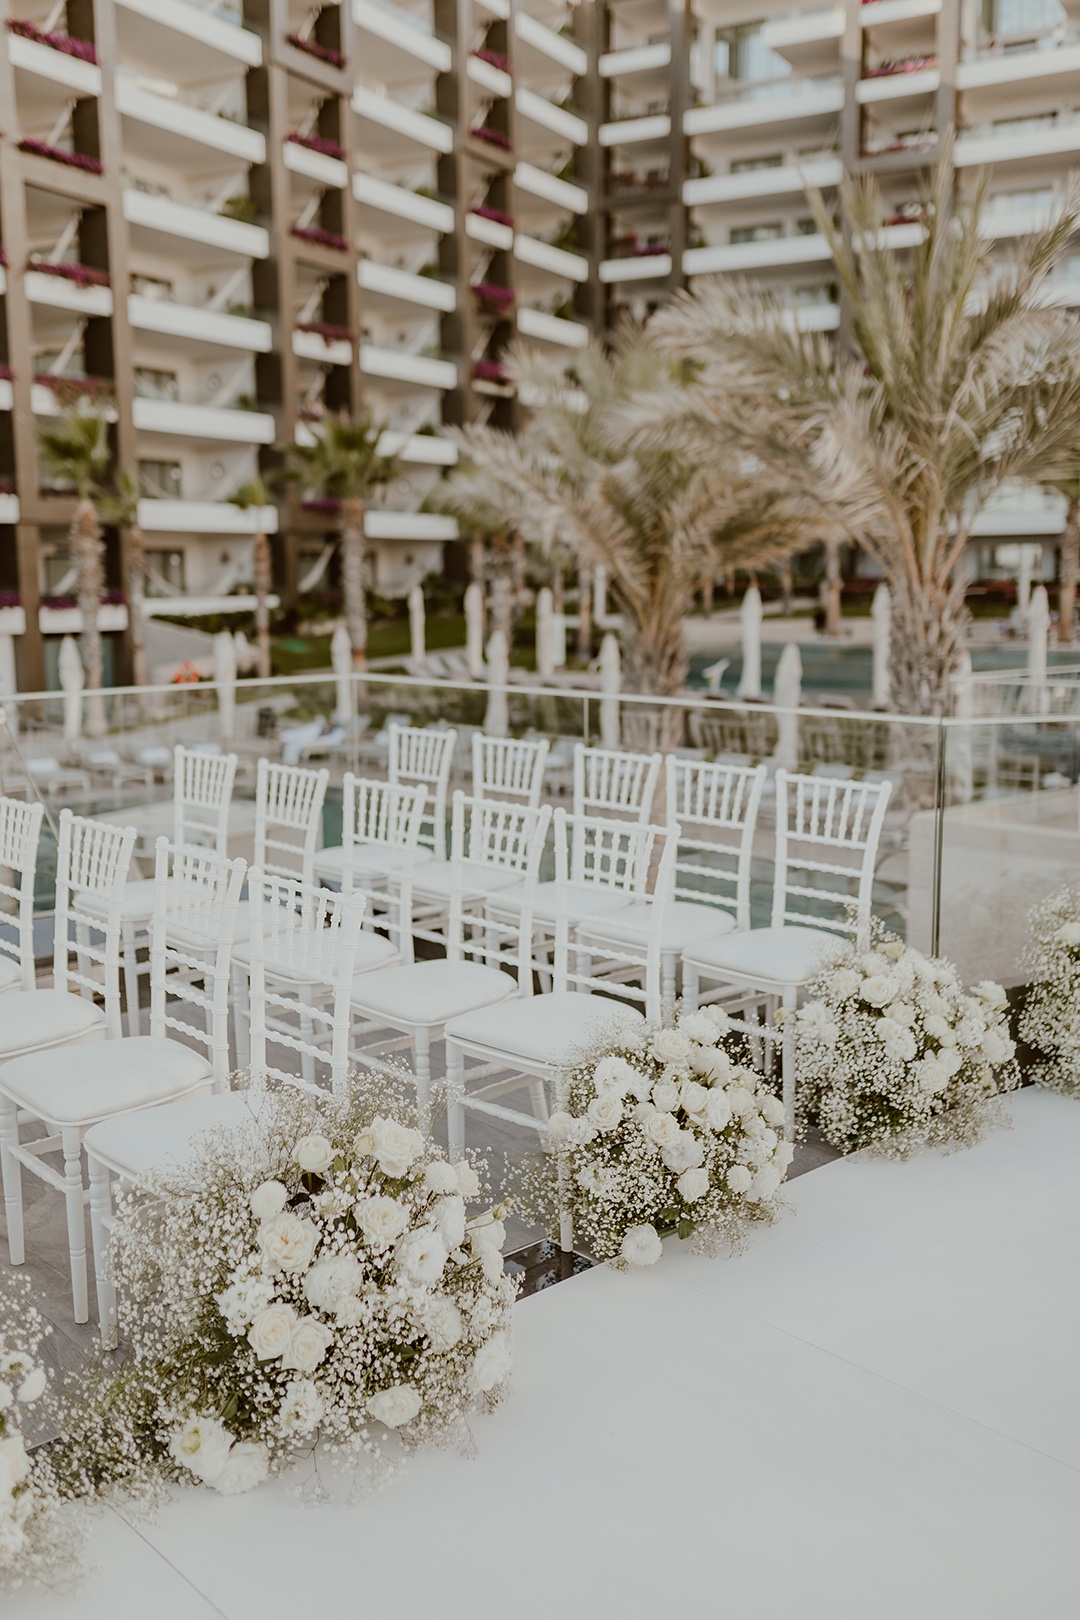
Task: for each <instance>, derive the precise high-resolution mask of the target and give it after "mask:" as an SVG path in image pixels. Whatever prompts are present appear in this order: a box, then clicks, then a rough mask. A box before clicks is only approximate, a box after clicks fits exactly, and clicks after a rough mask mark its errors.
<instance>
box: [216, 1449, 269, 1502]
mask: <svg viewBox="0 0 1080 1620" xmlns="http://www.w3.org/2000/svg"><path fill="white" fill-rule="evenodd" d="M269 1472H270V1453H269V1452H268V1451H267V1449H266V1447H265V1446H261V1445H259V1444H258V1442H257V1441H254V1440H238V1441H237V1443H236V1445H235V1446H233V1448H232V1450H231V1451H230V1452H229V1455H228V1456H227V1457H226V1458H225V1461H224V1462H223V1463H222V1465H221V1467H220V1468H219V1470H218V1472H217V1473H216V1474H215V1475H214V1478H213V1480H212V1482H211V1483H212V1484H213V1487H214V1489H215V1491H218V1492H220V1494H221V1495H222V1496H242V1495H243V1493H244V1492H245V1491H253V1490H254V1489H255V1487H256V1485H261V1484H262V1482H263V1480H264V1479H265V1478H266V1476H267V1474H268V1473H269Z"/></svg>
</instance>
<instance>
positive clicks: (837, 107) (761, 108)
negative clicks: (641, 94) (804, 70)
mask: <svg viewBox="0 0 1080 1620" xmlns="http://www.w3.org/2000/svg"><path fill="white" fill-rule="evenodd" d="M843 105H844V88H843V85H842V84H841V82H840V80H839V78H826V79H808V80H805V81H802V82H799V81H792V80H791V79H774V80H766V81H765V82H764V83H760V84H759V83H757V82H751V83H749V84H746V85H743V86H742V87H741V88H739V89H738V90H736V91H734V92H733V93H731V94H729V95H727V96H724V97H723V98H722V99H719V100H717V101H716V103H715V104H714V105H713V106H710V107H691V108H690V109H689V110H688V112H687V113H686V115H685V117H684V119H683V130H684V132H685V133H686V134H687V135H698V136H701V135H705V136H708V135H722V134H728V133H731V132H734V131H736V130H756V129H760V128H762V127H764V126H766V125H770V124H781V125H783V127H784V131H785V134H788V133H791V134H795V135H797V137H798V139H799V140H802V139H803V138H804V136H806V135H808V134H809V133H811V131H812V130H813V129H814V127H815V126H816V127H817V128H818V129H820V130H821V131H822V133H824V132H825V130H827V129H830V128H832V127H834V126H835V123H836V120H837V118H838V117H839V115H840V111H841V109H842V107H843Z"/></svg>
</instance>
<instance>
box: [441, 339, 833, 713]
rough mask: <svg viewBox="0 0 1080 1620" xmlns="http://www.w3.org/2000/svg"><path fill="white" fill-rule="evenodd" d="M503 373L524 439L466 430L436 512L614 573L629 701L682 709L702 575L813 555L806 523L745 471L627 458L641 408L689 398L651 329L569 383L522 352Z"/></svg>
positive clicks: (581, 367) (590, 359) (648, 453)
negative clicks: (676, 704)
mask: <svg viewBox="0 0 1080 1620" xmlns="http://www.w3.org/2000/svg"><path fill="white" fill-rule="evenodd" d="M504 365H505V366H506V369H507V371H508V373H509V374H510V376H511V377H512V379H513V381H514V383H515V384H516V386H517V389H518V393H519V396H520V397H521V398H522V399H523V400H525V401H526V402H527V404H528V406H529V409H530V412H531V415H530V419H529V423H528V427H527V429H526V430H525V431H524V432H523V433H521V434H520V435H516V436H515V435H512V434H508V433H504V432H500V431H498V430H496V429H494V428H490V427H487V426H474V427H469V428H465V429H463V430H461V431H460V432H459V434H458V437H459V440H460V442H461V444H462V447H463V450H464V460H463V465H462V467H461V469H460V470H459V471H458V472H456V473H454V474H453V475H452V476H451V477H450V478H448V479H447V480H446V481H445V482H444V483H443V484H442V485H440V486H439V487H438V488H437V490H436V491H435V494H434V496H433V497H432V500H433V503H435V504H438V505H439V506H440V507H442V508H443V509H444V510H449V511H452V512H454V513H456V514H457V515H458V516H459V517H461V518H463V519H465V520H466V521H468V522H470V523H475V524H478V525H479V526H480V527H481V528H484V529H487V530H488V531H489V532H490V531H491V530H493V529H494V528H496V527H498V526H500V525H502V526H507V525H508V526H510V527H512V528H514V529H516V530H517V531H518V532H519V533H520V534H521V535H522V536H523V537H524V538H525V539H526V540H529V541H533V542H538V543H540V544H541V545H543V546H545V547H546V546H550V545H552V544H553V543H554V542H556V541H560V542H562V543H563V544H564V545H566V546H569V547H570V548H571V549H572V550H574V551H575V552H576V553H577V554H578V556H579V557H584V558H587V559H589V561H590V562H592V561H594V560H599V561H602V562H604V563H606V565H607V568H608V573H609V579H610V582H611V588H612V593H613V595H614V597H615V600H616V605H617V606H618V608H619V609H620V611H621V612H622V616H623V671H624V675H625V678H626V689H627V690H628V691H632V692H637V693H642V694H645V695H649V696H657V697H671V696H674V695H675V694H676V693H678V692H679V691H681V689H682V687H683V686H684V684H685V681H686V676H687V671H688V656H687V650H686V641H685V636H684V624H683V621H684V619H685V617H686V615H687V613H688V612H689V611H690V609H691V607H692V605H693V600H694V592H695V590H696V589H697V587H698V584H699V583H700V580H701V578H702V575H703V574H704V573H706V572H710V571H712V572H715V571H717V570H718V569H719V568H721V567H724V566H728V567H736V566H743V565H745V564H746V563H747V562H750V561H753V562H755V563H757V564H759V565H760V564H761V563H763V562H766V561H768V560H769V558H770V557H776V556H779V555H781V554H783V553H784V552H785V551H786V550H788V549H790V547H791V546H792V545H794V544H795V543H796V542H798V543H804V529H803V526H802V525H803V524H804V523H805V521H806V513H805V512H803V511H802V510H801V509H799V510H798V512H797V513H796V508H798V507H799V503H798V502H797V501H793V500H791V499H790V498H789V497H788V494H787V492H786V491H785V490H783V489H781V488H780V487H779V485H777V484H776V481H772V483H771V484H770V481H769V480H767V479H765V478H763V477H762V475H761V473H760V472H759V471H757V470H752V469H750V468H749V467H748V466H747V465H746V464H741V463H740V462H739V460H738V459H737V458H735V457H732V456H729V455H726V454H721V455H717V454H713V455H711V456H709V457H702V456H697V455H683V454H682V453H680V452H678V451H675V450H672V449H669V448H667V447H653V446H651V445H650V444H649V443H648V442H647V440H646V439H645V438H644V436H643V437H642V439H641V440H640V441H639V442H638V443H637V444H635V445H632V446H631V445H628V443H627V433H626V428H625V424H624V421H623V416H624V413H625V412H626V410H627V408H628V407H629V405H630V402H631V401H632V400H634V399H635V398H636V397H637V396H638V395H640V394H643V393H647V394H649V395H651V396H655V395H657V394H662V395H666V396H667V397H669V398H672V399H673V398H674V397H676V396H677V394H678V392H679V390H680V389H681V388H682V387H684V386H685V377H684V367H683V366H682V364H681V363H680V362H676V361H672V360H671V359H670V358H669V357H667V356H666V355H664V354H662V353H661V351H660V350H659V349H658V348H657V346H656V344H655V343H654V342H653V341H652V339H651V337H650V335H649V333H648V332H647V331H646V330H644V329H642V328H640V327H632V326H627V327H625V328H623V330H622V331H621V332H620V333H619V334H618V335H617V336H616V338H615V341H614V343H613V345H612V346H611V348H610V349H605V348H604V347H603V346H602V345H601V344H600V343H598V342H594V343H591V344H590V345H589V347H588V348H587V349H585V350H583V351H582V352H581V353H580V354H579V355H577V356H576V357H575V359H574V366H573V372H572V373H568V372H567V371H565V370H564V369H563V367H562V366H561V365H560V364H559V363H558V362H557V361H552V360H548V359H546V358H543V357H541V356H540V355H538V354H537V353H535V352H534V351H531V350H529V349H528V348H525V347H522V346H520V345H516V346H513V347H512V348H511V349H510V351H509V353H508V354H507V355H505V356H504ZM796 515H797V516H798V521H795V518H796ZM673 723H674V722H673Z"/></svg>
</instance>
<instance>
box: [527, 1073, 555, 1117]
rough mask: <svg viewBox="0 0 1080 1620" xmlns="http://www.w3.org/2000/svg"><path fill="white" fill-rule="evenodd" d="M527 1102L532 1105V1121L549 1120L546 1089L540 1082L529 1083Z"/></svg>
mask: <svg viewBox="0 0 1080 1620" xmlns="http://www.w3.org/2000/svg"><path fill="white" fill-rule="evenodd" d="M529 1102H530V1103H531V1104H532V1111H533V1118H534V1119H550V1117H551V1113H550V1110H549V1108H548V1099H547V1087H546V1086H545V1084H544V1082H543V1081H542V1080H530V1081H529Z"/></svg>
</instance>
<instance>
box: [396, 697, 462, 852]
mask: <svg viewBox="0 0 1080 1620" xmlns="http://www.w3.org/2000/svg"><path fill="white" fill-rule="evenodd" d="M387 730H388V732H389V736H390V754H389V758H388V760H387V770H386V774H387V776H388V777H389V779H390V781H391V782H399V783H400V782H411V783H417V782H422V783H423V784H424V788H425V790H426V792H427V802H428V804H429V805H430V807H431V813H430V815H427V816H425V818H424V823H425V824H424V826H423V827H422V828H421V831H420V846H421V848H422V849H430V850H431V851H432V853H433V854H434V856H435V858H436V860H443V859H444V858H445V856H446V799H447V794H448V792H449V788H450V769H451V767H452V765H453V763H454V744H455V743H456V742H457V732H456V731H455V730H454V729H453V727H452V726H451V727H449V728H447V729H446V730H445V731H444V730H442V729H438V730H437V729H436V728H435V727H430V728H428V727H425V726H399V725H395V724H394V723H391V724H390V725H389V726H388V727H387ZM428 823H430V830H429V829H428Z"/></svg>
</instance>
